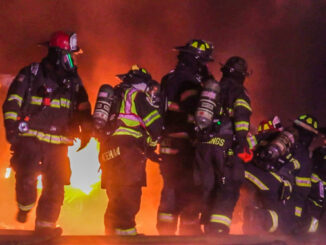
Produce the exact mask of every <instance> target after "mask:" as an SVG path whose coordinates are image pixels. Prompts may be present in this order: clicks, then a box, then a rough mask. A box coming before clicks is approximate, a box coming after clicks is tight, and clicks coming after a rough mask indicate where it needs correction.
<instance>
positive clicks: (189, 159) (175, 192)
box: [156, 138, 201, 235]
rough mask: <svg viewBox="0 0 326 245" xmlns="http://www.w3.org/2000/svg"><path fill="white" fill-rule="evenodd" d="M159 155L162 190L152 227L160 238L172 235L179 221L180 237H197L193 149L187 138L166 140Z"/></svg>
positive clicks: (196, 200)
mask: <svg viewBox="0 0 326 245" xmlns="http://www.w3.org/2000/svg"><path fill="white" fill-rule="evenodd" d="M160 152H161V155H162V158H163V162H162V163H161V164H160V171H161V175H162V178H163V189H162V192H161V200H160V205H159V208H158V213H157V225H156V228H157V230H158V232H159V233H160V234H161V235H174V234H175V233H176V231H177V224H178V218H180V221H179V234H180V235H196V234H200V233H201V229H200V222H199V203H200V194H199V188H198V187H196V186H195V184H194V177H193V171H194V168H193V167H194V156H195V155H194V147H193V146H192V145H191V142H190V140H189V139H176V138H166V139H164V140H163V141H162V143H161V147H160Z"/></svg>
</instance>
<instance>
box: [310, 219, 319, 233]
mask: <svg viewBox="0 0 326 245" xmlns="http://www.w3.org/2000/svg"><path fill="white" fill-rule="evenodd" d="M318 225H319V220H318V219H316V218H315V217H311V221H310V226H309V229H308V232H309V233H314V232H316V231H317V229H318Z"/></svg>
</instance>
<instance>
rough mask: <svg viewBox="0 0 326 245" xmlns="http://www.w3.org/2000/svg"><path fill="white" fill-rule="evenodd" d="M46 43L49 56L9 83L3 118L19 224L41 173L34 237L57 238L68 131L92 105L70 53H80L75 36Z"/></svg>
mask: <svg viewBox="0 0 326 245" xmlns="http://www.w3.org/2000/svg"><path fill="white" fill-rule="evenodd" d="M47 44H48V54H47V56H46V57H45V58H44V59H43V60H42V61H41V62H40V63H33V64H31V65H29V66H27V67H25V68H23V69H22V70H21V71H20V72H19V74H18V75H17V76H16V78H15V79H14V80H13V82H12V83H11V85H10V88H9V90H8V95H7V98H6V100H5V102H4V104H3V113H4V124H5V129H6V137H7V140H8V142H9V143H10V144H11V150H12V154H13V156H12V158H11V166H12V168H13V169H14V170H15V171H16V199H17V202H18V208H19V211H18V214H17V221H19V222H22V223H24V222H26V219H27V214H28V212H29V211H30V210H31V209H32V208H33V207H34V206H35V202H36V196H37V190H36V184H37V176H38V175H40V174H41V175H42V181H43V190H42V194H41V196H40V199H39V202H38V205H37V209H36V221H35V232H36V233H40V234H47V233H49V234H52V233H53V234H58V235H59V234H61V232H62V229H61V228H60V227H56V221H57V219H58V216H59V213H60V209H61V205H62V203H63V199H64V185H66V184H69V181H70V165H69V159H68V157H67V150H68V145H71V144H72V139H71V138H70V136H72V135H71V133H70V132H72V131H74V132H77V128H78V126H79V125H81V122H87V121H88V120H89V119H90V103H89V101H88V96H87V93H86V91H85V88H84V87H83V84H82V82H81V80H80V78H79V76H78V73H77V67H76V65H75V64H74V58H73V56H74V53H75V52H77V51H79V47H78V46H77V36H76V34H75V33H72V34H68V33H65V32H62V31H58V32H55V33H54V34H53V35H52V36H51V39H50V41H49V42H48V43H47Z"/></svg>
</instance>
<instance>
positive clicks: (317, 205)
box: [309, 199, 323, 208]
mask: <svg viewBox="0 0 326 245" xmlns="http://www.w3.org/2000/svg"><path fill="white" fill-rule="evenodd" d="M309 200H310V201H312V203H313V204H314V205H315V206H316V207H319V208H322V207H323V206H322V205H320V204H319V203H318V202H316V201H315V200H312V199H309Z"/></svg>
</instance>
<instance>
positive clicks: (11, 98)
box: [8, 94, 23, 107]
mask: <svg viewBox="0 0 326 245" xmlns="http://www.w3.org/2000/svg"><path fill="white" fill-rule="evenodd" d="M13 100H16V101H17V103H18V105H19V107H21V105H22V103H23V98H22V97H21V96H19V95H18V94H11V95H9V97H8V101H13Z"/></svg>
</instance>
